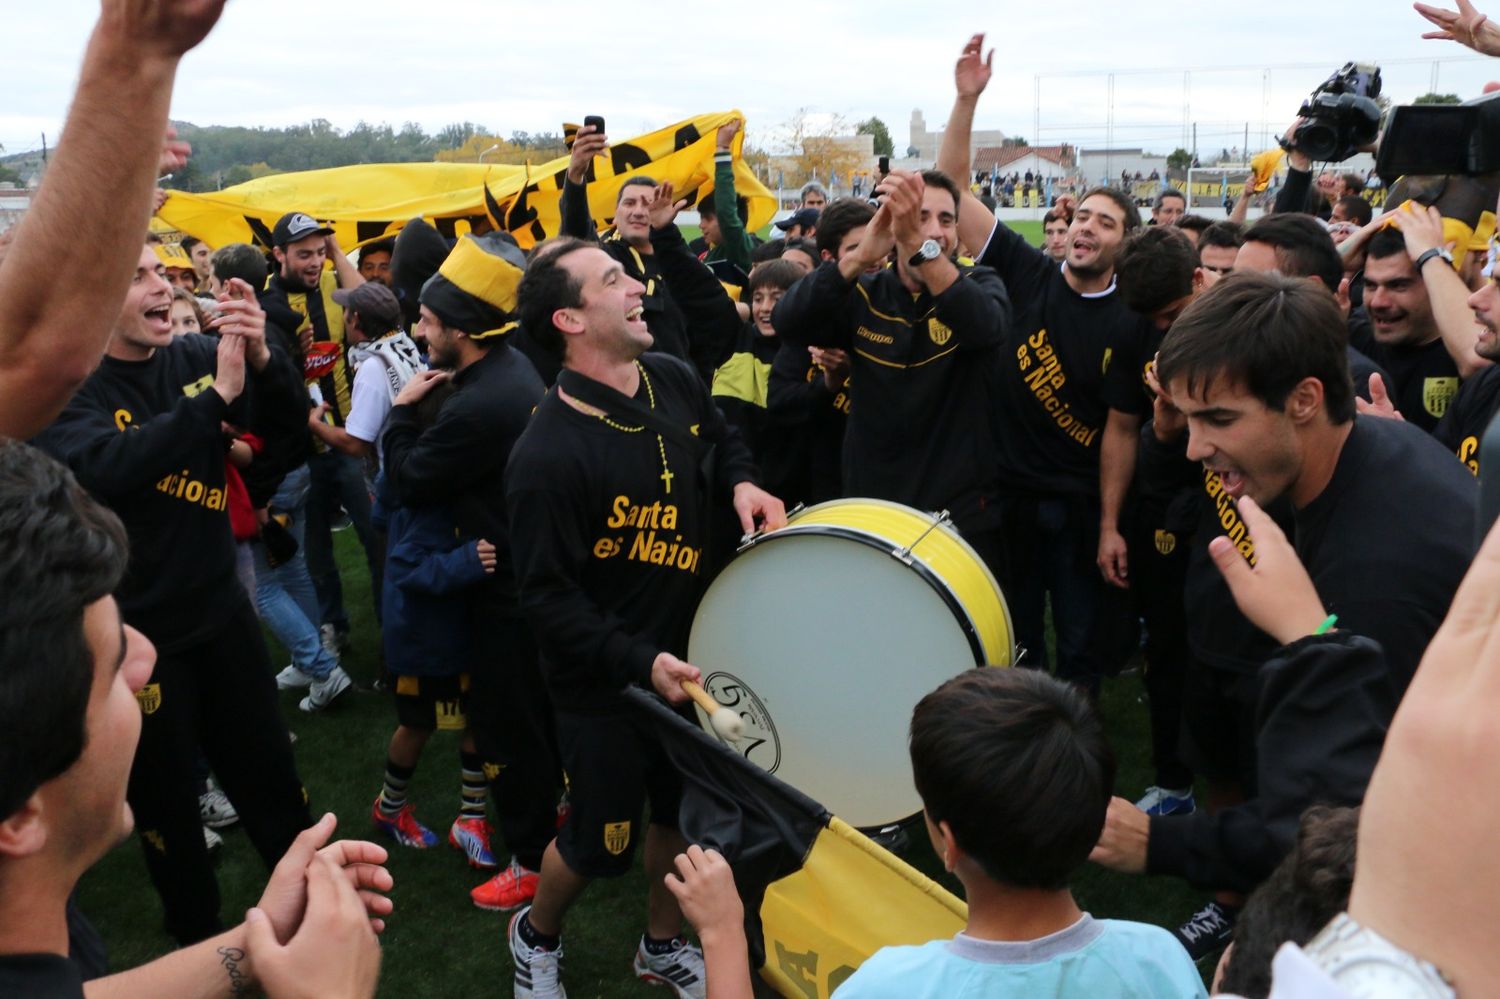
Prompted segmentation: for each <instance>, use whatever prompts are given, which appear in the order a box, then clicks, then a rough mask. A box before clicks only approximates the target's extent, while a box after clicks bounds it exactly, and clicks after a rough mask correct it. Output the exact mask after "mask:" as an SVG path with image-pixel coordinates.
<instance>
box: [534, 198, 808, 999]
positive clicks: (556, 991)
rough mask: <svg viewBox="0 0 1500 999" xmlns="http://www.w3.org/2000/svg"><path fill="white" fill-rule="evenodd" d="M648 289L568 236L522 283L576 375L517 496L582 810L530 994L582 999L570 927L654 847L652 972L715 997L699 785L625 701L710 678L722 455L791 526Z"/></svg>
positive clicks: (657, 202) (657, 219) (537, 925)
mask: <svg viewBox="0 0 1500 999" xmlns="http://www.w3.org/2000/svg"><path fill="white" fill-rule="evenodd" d="M675 214H676V207H675V206H674V204H673V202H672V195H671V186H670V185H669V184H663V185H662V187H661V190H660V192H659V193H658V194H657V195H656V197H655V198H654V199H653V202H652V205H651V215H652V220H651V221H652V222H653V223H654V225H655V226H656V227H658V228H664V227H666V226H667V225H669V224H670V223H671V219H672V217H673V216H674V215H675ZM643 294H644V288H643V286H642V285H641V283H640V282H638V281H635V280H633V279H632V278H631V277H630V276H629V275H628V274H627V273H626V271H625V268H624V267H623V266H622V265H621V264H620V263H619V261H618V260H616V259H614V258H613V257H611V256H610V255H609V254H608V253H605V252H602V251H601V248H600V247H597V246H595V245H593V244H590V243H587V242H584V241H582V240H576V239H568V238H561V239H557V240H553V241H551V242H548V243H544V244H542V246H540V247H539V248H538V249H537V251H536V252H535V254H534V255H533V257H532V261H531V265H530V269H529V270H528V272H527V275H526V280H525V282H524V284H523V286H522V290H521V296H520V310H521V317H522V321H523V322H524V324H525V326H526V328H527V329H528V330H529V331H531V333H532V335H533V336H534V337H536V338H537V340H538V342H540V343H542V344H544V345H545V346H546V347H547V349H548V350H550V351H551V352H552V353H553V354H554V355H555V356H557V357H558V358H559V360H560V361H561V363H562V366H563V367H562V371H561V373H560V374H559V375H558V380H557V384H556V386H555V387H554V388H553V389H552V390H551V391H550V392H548V393H547V395H546V397H545V398H543V399H542V401H541V402H540V404H538V405H537V407H536V413H535V415H534V416H533V417H532V418H531V422H530V425H529V426H528V427H527V428H526V432H525V434H524V436H522V438H521V439H520V441H518V442H517V443H516V445H515V451H514V454H513V455H512V457H511V462H510V466H509V467H508V468H507V470H506V479H507V489H506V500H507V502H508V504H509V508H510V510H511V513H512V517H513V523H514V528H515V530H514V532H513V542H514V551H515V565H516V574H517V576H518V577H519V580H520V583H521V592H522V599H523V601H524V604H525V608H526V612H527V616H528V618H529V619H530V621H531V622H532V624H533V625H534V626H535V629H536V634H537V638H538V642H539V644H540V645H541V647H542V655H543V657H544V660H545V663H546V677H547V686H548V689H549V691H550V693H551V695H552V703H553V705H554V708H555V712H556V713H555V718H556V723H557V738H558V745H559V747H560V749H561V752H562V758H563V763H564V766H565V768H566V770H567V773H568V778H569V786H570V790H571V799H572V810H571V811H570V812H569V814H568V818H567V821H566V822H565V823H564V824H563V826H562V828H561V829H560V830H559V831H558V833H557V837H556V839H555V840H554V841H553V842H552V844H551V845H549V846H548V847H547V850H546V854H545V858H544V860H543V866H542V869H541V881H540V884H539V886H538V887H537V888H536V890H535V902H534V904H533V905H532V906H530V907H528V908H526V909H523V910H522V911H520V912H518V913H517V914H516V915H515V916H514V917H513V918H512V919H511V923H510V931H509V941H510V951H511V957H512V959H513V960H514V962H515V984H514V995H515V996H516V997H517V999H531V997H535V999H554V997H561V996H562V995H563V994H564V992H563V989H562V986H561V983H560V982H559V975H560V968H561V958H562V939H561V937H562V929H563V920H564V917H565V915H566V913H567V912H568V911H569V910H570V908H571V907H572V906H573V905H574V904H575V903H576V902H577V901H578V899H579V898H580V896H581V895H582V894H583V892H584V891H585V889H586V888H587V887H588V884H589V882H590V880H591V879H594V878H601V877H618V876H620V875H623V874H625V873H626V872H628V871H629V870H630V868H631V861H632V857H633V854H634V853H635V850H636V849H637V847H638V845H643V846H644V852H645V865H646V872H647V875H648V879H647V880H648V893H649V902H648V913H647V925H646V932H645V934H644V935H643V936H642V937H641V940H640V944H639V946H638V947H637V950H636V955H635V962H634V969H635V974H636V976H637V977H639V978H642V979H645V980H646V981H648V982H652V983H653V984H658V985H667V986H669V987H670V988H671V989H672V990H673V991H674V992H675V993H676V994H677V995H678V996H681V997H687V996H695V997H699V999H701V997H702V996H703V995H704V981H703V975H704V969H703V957H702V954H701V952H700V951H699V950H698V948H697V947H695V946H693V945H692V944H690V943H689V942H688V941H687V939H686V938H685V937H683V936H682V935H681V933H682V912H681V910H680V909H679V908H678V906H677V902H676V899H675V898H674V897H673V896H672V894H671V893H670V892H668V890H667V888H666V884H665V876H666V874H667V872H668V871H669V870H670V869H671V866H672V858H673V857H674V856H676V854H677V853H678V852H680V851H681V850H682V849H684V848H685V844H684V843H683V841H682V836H681V834H680V833H679V832H678V830H677V812H678V805H679V802H680V798H681V794H682V781H681V777H680V776H679V774H678V773H677V771H676V770H675V769H674V768H673V767H672V765H671V763H670V762H669V761H668V760H667V759H666V757H665V756H664V755H663V752H662V749H661V746H660V744H659V742H658V740H657V739H656V737H655V736H654V735H653V733H652V732H651V731H650V729H649V727H648V726H643V725H642V724H641V723H640V721H639V720H638V718H637V716H636V712H634V711H633V710H632V709H631V708H630V706H629V705H628V704H626V703H625V701H624V698H623V697H622V694H621V692H622V690H623V689H624V688H626V687H627V686H630V685H635V686H638V687H644V688H646V689H650V690H654V691H656V692H657V693H658V694H660V695H661V696H663V697H665V698H666V699H667V700H669V701H671V702H674V703H677V704H682V703H685V702H686V700H687V694H686V692H685V691H684V690H683V689H682V686H681V684H682V681H684V680H692V681H697V680H698V679H699V671H698V669H697V668H696V667H694V666H693V665H691V664H689V663H687V662H685V661H683V660H682V659H681V658H679V656H680V655H685V654H686V644H687V632H688V626H689V624H690V623H691V617H692V611H693V607H694V606H695V605H696V602H697V598H698V596H699V595H700V594H701V592H702V585H703V582H704V575H703V572H702V559H703V555H704V549H705V547H706V545H707V542H708V540H709V534H710V509H711V499H712V497H711V496H709V495H708V494H707V493H706V491H705V488H704V483H705V482H706V481H707V480H706V478H705V476H704V475H703V474H702V473H700V470H699V466H700V463H701V462H702V461H703V460H705V458H706V457H707V454H706V450H707V448H710V447H712V448H713V452H712V461H713V465H714V471H713V475H712V478H713V479H715V480H717V482H718V483H719V489H721V490H723V491H725V492H728V493H731V494H732V496H733V503H734V509H735V512H736V514H738V521H739V524H740V527H741V528H742V529H743V530H744V531H745V532H746V533H749V532H751V531H753V530H754V529H755V527H756V523H755V522H756V520H757V519H760V521H761V522H762V526H764V527H765V528H766V529H767V530H775V529H776V528H778V527H780V526H782V525H783V524H784V523H785V522H786V517H785V512H784V510H783V508H782V505H781V503H780V501H779V500H777V499H776V498H775V497H772V496H770V495H768V494H766V493H765V492H764V491H762V490H761V489H760V488H759V487H758V486H756V484H755V481H754V477H755V470H754V467H753V465H752V463H751V461H750V455H749V453H748V451H747V450H746V449H745V447H744V445H743V443H742V442H741V441H740V440H739V438H738V435H737V434H736V433H735V432H734V431H733V430H732V429H731V428H730V427H728V426H727V425H726V424H725V421H724V418H723V416H722V415H721V414H720V413H719V411H718V410H717V409H716V408H715V406H714V404H713V401H712V399H711V397H710V396H709V394H708V390H707V389H706V388H705V387H704V386H703V385H702V384H701V383H700V382H699V380H698V379H697V377H696V376H695V374H694V372H693V370H692V369H691V368H690V367H689V366H688V365H686V364H685V363H683V362H682V361H680V360H679V359H677V358H673V357H670V356H667V355H665V354H662V353H659V352H646V351H647V348H648V347H650V346H651V345H652V343H653V335H652V333H651V331H650V330H649V329H648V327H647V325H646V323H645V321H644V318H643V317H644V307H643V301H642V298H643ZM512 714H514V712H512ZM648 800H649V801H650V804H651V816H650V821H649V823H648V824H647V825H646V828H645V832H644V835H642V830H641V813H642V809H643V806H644V805H645V803H646V802H647V801H648Z"/></svg>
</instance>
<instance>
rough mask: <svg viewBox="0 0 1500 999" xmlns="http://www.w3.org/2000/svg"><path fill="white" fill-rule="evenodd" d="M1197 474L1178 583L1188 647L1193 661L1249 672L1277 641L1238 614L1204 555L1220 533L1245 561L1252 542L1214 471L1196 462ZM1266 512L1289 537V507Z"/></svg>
mask: <svg viewBox="0 0 1500 999" xmlns="http://www.w3.org/2000/svg"><path fill="white" fill-rule="evenodd" d="M1198 475H1199V478H1200V482H1201V488H1200V489H1199V508H1198V509H1199V520H1198V528H1197V530H1195V531H1194V532H1193V548H1192V554H1191V555H1190V556H1189V561H1188V571H1187V580H1186V583H1185V584H1184V587H1183V603H1184V606H1185V608H1186V611H1187V622H1188V646H1189V648H1191V649H1192V652H1193V657H1194V659H1195V660H1196V661H1197V662H1200V663H1202V664H1203V665H1205V666H1209V667H1212V668H1214V669H1218V670H1224V671H1227V672H1231V673H1255V672H1257V671H1259V670H1260V668H1261V666H1262V665H1264V664H1265V662H1266V660H1267V659H1269V658H1270V656H1271V653H1272V652H1274V651H1276V647H1277V643H1276V642H1275V641H1274V640H1273V639H1272V638H1271V636H1269V635H1267V634H1266V633H1265V632H1263V631H1261V630H1260V629H1259V628H1257V627H1256V626H1255V625H1253V624H1251V623H1250V620H1249V618H1247V617H1245V615H1244V614H1242V613H1241V612H1240V609H1239V606H1238V605H1236V604H1235V602H1234V595H1233V594H1231V593H1230V592H1229V586H1228V585H1227V584H1226V583H1225V582H1224V576H1223V574H1222V573H1221V572H1219V568H1218V566H1216V565H1214V561H1213V558H1212V557H1211V556H1210V555H1209V554H1208V543H1209V542H1210V541H1212V540H1213V539H1214V538H1215V537H1218V536H1219V535H1221V534H1222V535H1225V536H1226V537H1228V538H1229V540H1230V541H1233V542H1234V546H1235V548H1236V549H1238V551H1239V553H1240V555H1242V556H1243V557H1244V558H1245V559H1246V560H1247V561H1249V562H1250V563H1251V564H1254V561H1255V544H1254V542H1253V541H1252V540H1251V539H1250V533H1249V531H1248V529H1247V528H1246V527H1245V520H1244V518H1243V517H1241V516H1240V509H1239V505H1238V504H1236V503H1235V501H1234V497H1232V496H1230V495H1229V494H1228V493H1226V492H1225V491H1224V487H1223V485H1222V484H1221V483H1220V482H1219V474H1218V473H1217V472H1211V471H1209V470H1208V469H1206V468H1203V467H1202V466H1201V465H1199V466H1198ZM1267 512H1268V513H1269V514H1270V515H1271V517H1272V519H1274V520H1275V521H1276V523H1277V524H1278V525H1279V526H1280V527H1281V529H1282V530H1283V531H1286V532H1287V534H1288V536H1290V535H1291V533H1292V523H1293V518H1292V511H1291V505H1290V504H1289V503H1286V502H1278V503H1273V504H1271V506H1270V508H1269V509H1268V510H1267Z"/></svg>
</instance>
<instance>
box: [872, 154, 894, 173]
mask: <svg viewBox="0 0 1500 999" xmlns="http://www.w3.org/2000/svg"><path fill="white" fill-rule="evenodd" d="M875 162H876V164H877V166H876V169H877V170H879V171H880V172H881V174H888V173H890V172H891V158H890V157H889V156H882V157H880V159H878V160H876V161H875Z"/></svg>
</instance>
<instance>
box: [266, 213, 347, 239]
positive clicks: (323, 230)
mask: <svg viewBox="0 0 1500 999" xmlns="http://www.w3.org/2000/svg"><path fill="white" fill-rule="evenodd" d="M331 235H333V229H332V227H330V226H326V225H323V224H322V223H321V222H319V221H318V220H317V219H315V218H313V217H312V216H311V215H308V214H305V213H303V212H287V213H286V214H285V215H283V216H281V218H279V219H277V220H276V228H274V229H272V230H271V245H272V246H286V245H287V244H289V243H295V242H297V240H299V239H306V238H307V237H308V236H331Z"/></svg>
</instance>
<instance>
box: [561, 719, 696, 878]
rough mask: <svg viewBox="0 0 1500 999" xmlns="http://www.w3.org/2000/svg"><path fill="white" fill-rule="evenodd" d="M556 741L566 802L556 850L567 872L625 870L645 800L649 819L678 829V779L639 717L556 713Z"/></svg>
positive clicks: (595, 874)
mask: <svg viewBox="0 0 1500 999" xmlns="http://www.w3.org/2000/svg"><path fill="white" fill-rule="evenodd" d="M557 745H558V749H559V751H560V752H561V754H562V765H563V770H564V771H566V773H567V775H568V798H569V801H570V802H571V804H572V811H570V812H569V814H568V821H567V822H566V823H565V824H564V825H563V827H562V829H561V830H560V831H559V832H558V834H557V849H558V852H559V853H561V854H562V858H563V860H564V861H566V862H567V865H568V868H569V869H570V870H572V871H573V873H575V874H579V875H582V876H583V877H586V878H608V877H618V876H619V875H621V874H624V873H625V872H626V871H628V870H630V864H631V861H632V859H633V858H634V856H635V846H636V843H637V842H638V841H639V840H640V838H641V834H642V832H643V831H644V830H643V826H642V825H641V806H642V805H644V804H645V803H646V802H647V801H648V800H649V801H650V802H651V822H652V823H653V824H655V825H660V826H666V827H668V828H670V829H676V828H677V811H678V807H679V805H680V804H681V802H682V778H681V777H680V776H679V775H678V773H677V770H676V768H675V767H673V766H672V761H671V760H669V759H668V758H667V754H666V753H665V752H663V751H662V748H661V744H660V743H658V742H657V741H656V738H655V736H654V735H652V734H651V732H650V731H649V730H648V729H647V727H646V725H645V723H644V722H643V721H641V720H638V719H637V718H636V717H635V716H634V715H632V714H627V713H625V712H611V713H608V714H598V715H584V714H571V713H569V712H566V711H558V712H557Z"/></svg>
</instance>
